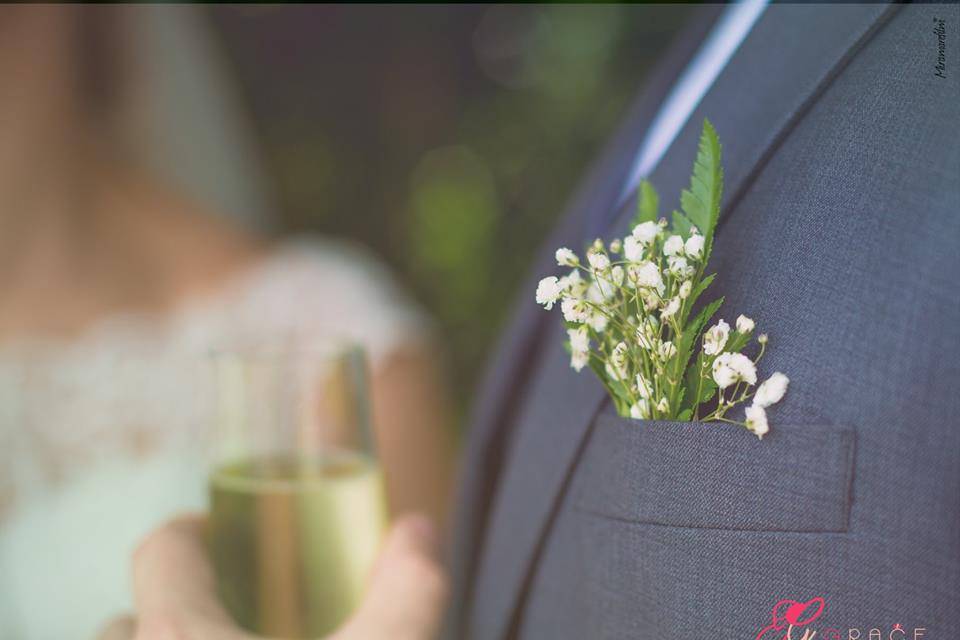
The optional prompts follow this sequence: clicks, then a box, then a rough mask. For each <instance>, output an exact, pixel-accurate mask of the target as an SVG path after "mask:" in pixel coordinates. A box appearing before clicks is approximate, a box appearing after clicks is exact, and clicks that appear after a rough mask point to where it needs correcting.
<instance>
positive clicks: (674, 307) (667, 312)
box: [660, 298, 680, 318]
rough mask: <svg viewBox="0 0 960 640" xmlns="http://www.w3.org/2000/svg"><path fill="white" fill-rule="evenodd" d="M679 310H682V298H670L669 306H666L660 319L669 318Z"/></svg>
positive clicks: (661, 312)
mask: <svg viewBox="0 0 960 640" xmlns="http://www.w3.org/2000/svg"><path fill="white" fill-rule="evenodd" d="M679 310H680V298H670V300H668V301H667V304H666V305H664V307H663V310H662V311H660V317H661V318H669V317H671V316H673V315H674V314H675V313H676V312H677V311H679Z"/></svg>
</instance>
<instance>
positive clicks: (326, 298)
mask: <svg viewBox="0 0 960 640" xmlns="http://www.w3.org/2000/svg"><path fill="white" fill-rule="evenodd" d="M199 26H200V25H199V24H198V23H197V22H196V21H194V20H193V16H192V14H191V13H190V10H189V9H185V8H182V7H171V6H166V7H164V6H160V7H147V6H140V7H128V8H116V7H81V6H53V7H51V6H39V5H38V6H27V5H21V6H4V7H2V8H0V224H2V229H0V637H2V638H11V639H17V638H57V639H61V638H90V637H93V636H94V635H95V634H96V633H97V630H98V628H99V627H100V625H101V624H102V623H103V622H104V621H105V620H106V619H108V618H110V617H112V616H114V615H117V614H120V613H123V612H124V611H125V610H127V609H129V608H130V605H131V603H130V602H129V601H128V595H127V593H128V584H127V576H126V567H127V565H128V556H129V554H130V552H131V550H132V549H133V547H134V545H135V543H136V541H137V540H138V538H140V537H141V536H142V535H143V534H144V533H145V532H146V531H148V530H149V529H151V528H152V527H154V526H156V525H157V523H159V522H160V521H162V520H164V519H165V518H166V517H168V516H169V515H170V514H172V513H175V512H181V511H183V510H187V509H201V508H203V506H204V503H205V499H204V476H205V473H206V468H205V466H204V462H203V446H204V431H205V427H206V424H205V420H206V419H205V417H204V415H205V414H204V411H205V405H204V400H205V396H206V393H207V392H206V391H205V389H206V388H205V387H204V383H203V382H202V380H203V379H204V378H203V373H202V370H203V366H204V365H203V361H202V358H200V357H199V354H202V353H204V352H205V351H206V350H208V349H209V348H210V347H211V346H221V347H222V346H230V345H231V344H241V343H244V341H249V340H250V339H251V338H252V339H254V340H255V339H258V338H260V339H270V338H273V337H276V336H291V335H292V336H295V337H296V340H297V341H298V342H297V344H302V345H309V344H310V342H311V341H316V340H320V339H322V338H323V337H324V336H329V335H333V334H335V335H339V336H348V337H351V338H354V339H357V340H359V341H361V342H362V343H363V344H365V345H366V347H367V349H368V350H369V353H370V354H371V363H372V364H371V367H372V379H373V392H372V393H373V404H374V416H375V422H376V431H377V433H376V435H377V442H378V447H379V452H380V455H381V458H382V460H383V464H384V468H385V473H386V477H387V484H388V495H389V499H390V502H391V506H392V508H393V509H394V510H397V511H400V510H407V509H413V508H415V509H419V510H423V511H426V512H428V513H431V514H433V515H434V516H435V517H437V518H442V517H443V511H444V506H445V503H446V497H447V496H446V493H447V489H448V487H449V486H450V476H451V464H452V458H453V452H452V442H451V436H450V434H449V431H448V429H447V427H448V425H447V423H446V422H445V419H444V411H443V409H444V406H443V402H442V400H443V398H442V394H441V391H440V387H441V385H440V384H439V382H438V375H437V371H436V366H435V361H436V354H435V353H434V350H433V349H432V347H431V343H430V337H429V325H428V323H427V322H426V321H425V320H424V318H423V316H422V315H421V314H420V313H419V312H418V310H417V309H416V308H414V307H413V306H411V304H410V303H409V302H408V301H407V300H406V299H405V298H404V297H403V295H402V293H401V292H400V291H399V290H398V289H397V288H396V286H395V285H394V283H393V282H392V280H391V278H390V276H389V274H388V273H387V272H385V271H384V269H383V268H382V267H381V266H380V265H378V264H377V263H376V262H374V261H373V260H372V258H371V257H370V256H368V255H366V254H365V253H363V252H362V251H361V250H359V249H357V248H353V247H348V246H345V245H342V244H338V243H334V242H330V241H325V240H320V239H312V240H300V241H297V242H283V243H279V244H271V243H268V242H265V241H263V240H261V239H259V238H257V237H256V236H254V235H252V234H250V233H249V232H245V231H242V230H241V226H243V225H239V224H238V225H232V224H228V221H227V218H224V217H222V216H218V215H216V214H214V213H208V209H209V210H210V211H217V210H226V211H229V212H231V214H232V215H234V216H237V217H239V218H242V219H245V220H246V221H247V222H252V223H253V225H254V226H256V224H257V220H258V219H259V218H258V215H260V214H261V212H262V211H263V210H264V206H263V203H265V202H266V201H267V198H265V197H264V195H263V193H262V191H260V190H258V189H257V188H256V185H257V184H258V181H257V179H256V175H257V174H256V170H257V167H256V166H255V163H254V162H253V161H252V160H251V158H253V157H255V156H254V154H252V153H251V152H250V149H249V148H248V146H247V143H246V139H245V138H244V136H243V133H244V131H243V120H242V118H241V117H240V116H239V112H238V111H237V110H235V109H232V108H231V107H232V105H231V102H230V101H229V100H228V99H227V98H229V95H228V91H227V89H228V87H226V86H225V84H226V83H225V82H224V78H223V76H222V75H220V74H218V73H217V65H216V64H215V63H216V57H215V56H213V55H212V53H213V52H211V51H210V48H209V46H208V45H209V43H208V42H206V40H205V39H204V38H203V37H202V35H203V34H202V30H201V29H199ZM188 194H189V195H188ZM246 226H248V227H249V226H250V225H246Z"/></svg>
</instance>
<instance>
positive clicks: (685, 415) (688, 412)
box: [677, 409, 693, 422]
mask: <svg viewBox="0 0 960 640" xmlns="http://www.w3.org/2000/svg"><path fill="white" fill-rule="evenodd" d="M692 417H693V409H684V410H683V411H681V412H680V414H679V415H677V421H678V422H689V421H690V418H692Z"/></svg>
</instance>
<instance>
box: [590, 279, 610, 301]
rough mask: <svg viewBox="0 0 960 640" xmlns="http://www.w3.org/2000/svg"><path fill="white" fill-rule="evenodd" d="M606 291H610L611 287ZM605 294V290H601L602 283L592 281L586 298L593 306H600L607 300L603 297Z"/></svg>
mask: <svg viewBox="0 0 960 640" xmlns="http://www.w3.org/2000/svg"><path fill="white" fill-rule="evenodd" d="M605 289H606V290H609V289H610V287H609V286H607V287H605ZM604 293H605V290H604V289H601V287H600V283H599V282H597V281H596V280H591V281H590V285H589V286H588V287H587V292H586V294H584V295H585V296H586V298H587V300H588V301H590V302H592V303H593V304H600V303H602V302H603V301H604V300H606V296H604V295H603V294H604Z"/></svg>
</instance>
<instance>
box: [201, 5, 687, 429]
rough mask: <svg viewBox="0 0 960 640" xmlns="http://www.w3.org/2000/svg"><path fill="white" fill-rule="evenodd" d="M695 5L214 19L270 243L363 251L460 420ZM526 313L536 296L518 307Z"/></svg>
mask: <svg viewBox="0 0 960 640" xmlns="http://www.w3.org/2000/svg"><path fill="white" fill-rule="evenodd" d="M695 10H696V8H695V7H691V6H688V5H639V6H638V5H589V6H572V5H550V6H535V5H512V6H505V5H454V6H443V5H428V6H413V5H389V6H372V5H337V6H285V7H279V6H270V7H263V6H260V7H255V6H249V5H248V6H216V7H210V8H209V9H207V17H208V19H209V22H210V23H211V24H212V25H213V27H214V30H215V32H216V33H217V34H218V36H219V38H220V40H221V41H222V44H223V46H224V49H225V51H226V53H227V56H228V59H229V61H230V62H231V64H232V66H233V67H234V71H235V73H236V74H237V76H238V80H239V84H240V87H241V90H242V91H243V93H244V97H245V99H246V101H247V104H248V106H249V109H250V111H251V113H252V116H253V121H254V124H255V127H256V133H257V136H258V141H259V145H260V148H261V150H262V153H263V156H264V163H265V165H266V168H267V170H268V173H269V174H270V175H269V178H270V179H271V181H272V183H273V184H272V186H273V190H274V192H275V195H276V197H277V201H278V203H279V208H278V211H277V212H276V215H277V220H276V225H275V229H274V231H275V232H276V233H278V234H288V233H297V232H308V231H312V232H319V233H323V234H327V235H330V236H337V237H343V238H349V239H352V240H356V241H359V242H361V243H363V244H365V245H367V246H369V247H371V248H372V249H373V251H374V252H375V253H376V254H378V255H379V256H380V257H381V258H382V259H383V260H385V261H386V262H387V263H388V264H389V265H390V266H391V267H392V268H393V269H394V270H395V272H396V273H397V274H398V276H399V278H400V279H401V281H402V282H403V284H405V285H406V286H407V287H408V289H409V290H410V291H411V292H412V294H413V295H414V296H415V297H416V298H417V299H418V300H419V302H420V303H421V304H422V305H423V306H424V307H425V308H426V309H427V310H428V311H429V312H430V313H432V314H433V316H434V318H435V319H436V321H437V324H438V326H439V329H440V331H441V333H442V338H443V339H444V340H445V341H446V347H447V350H448V355H449V359H450V367H451V380H452V383H453V392H454V393H455V396H456V401H457V405H458V408H459V409H460V410H461V411H462V410H463V409H465V408H466V406H467V405H468V401H469V398H470V394H471V393H472V391H473V389H474V386H475V384H476V382H477V378H478V376H479V374H480V373H481V372H482V369H483V365H484V362H485V359H486V357H487V356H488V354H489V353H490V352H491V349H492V348H493V344H494V342H495V340H496V337H497V332H498V330H499V329H500V327H501V326H502V323H503V321H504V320H505V318H506V315H507V313H509V311H510V309H511V308H512V306H513V302H514V300H515V297H516V295H517V294H518V291H517V285H518V283H519V282H520V281H521V279H522V277H523V275H524V274H525V272H526V270H527V269H528V268H529V267H530V262H531V260H532V259H533V257H534V255H535V253H536V251H537V249H538V247H539V245H540V243H541V242H542V241H543V239H544V238H545V236H546V234H547V233H548V231H549V229H550V228H551V226H552V225H553V224H554V222H555V219H556V217H557V216H558V215H559V214H560V212H561V211H562V209H563V206H564V204H565V200H566V198H567V197H568V196H569V195H570V193H571V191H572V190H573V188H574V187H575V185H576V183H577V180H578V177H579V176H580V174H581V173H582V172H583V171H584V170H585V168H586V166H587V165H588V163H589V162H590V160H591V159H592V158H593V156H594V155H595V154H596V153H597V152H598V151H599V149H600V148H601V146H602V145H603V144H604V142H605V141H606V138H607V136H608V135H609V134H610V133H611V131H612V130H613V129H614V127H615V126H616V125H617V123H618V121H619V119H620V118H621V117H622V115H623V113H624V110H625V108H626V106H627V105H628V104H629V101H630V100H631V99H632V98H633V97H634V95H635V94H636V92H637V91H638V89H639V88H640V87H641V86H642V84H643V81H644V78H645V75H646V74H647V72H648V71H649V69H650V68H651V66H652V64H653V63H654V61H655V60H656V58H657V56H658V55H659V54H660V53H662V51H663V50H664V48H665V47H666V46H667V44H668V43H669V40H670V38H671V37H672V36H673V34H674V33H675V32H676V31H677V29H678V28H680V27H681V26H682V24H683V23H684V22H685V21H686V20H688V19H689V18H690V16H691V15H692V12H693V11H695ZM529 295H530V296H531V297H532V296H533V292H532V291H531V292H529Z"/></svg>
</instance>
